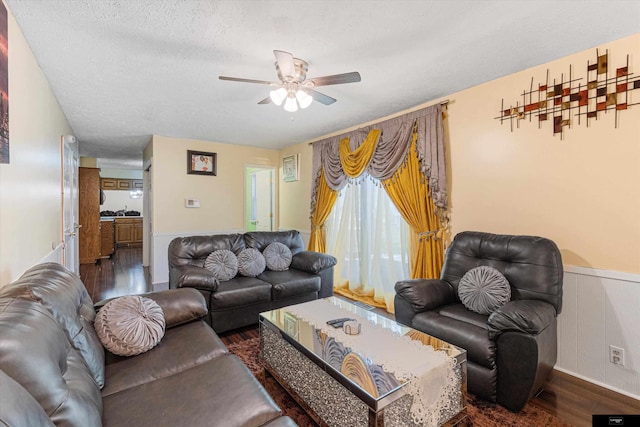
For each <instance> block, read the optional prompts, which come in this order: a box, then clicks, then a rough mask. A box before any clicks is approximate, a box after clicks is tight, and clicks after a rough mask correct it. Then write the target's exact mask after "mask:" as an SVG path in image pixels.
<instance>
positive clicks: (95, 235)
mask: <svg viewBox="0 0 640 427" xmlns="http://www.w3.org/2000/svg"><path fill="white" fill-rule="evenodd" d="M78 214H79V218H80V230H79V231H80V235H79V239H78V246H79V248H78V251H79V256H80V264H94V263H95V262H96V260H97V259H98V258H100V169H96V168H79V169H78Z"/></svg>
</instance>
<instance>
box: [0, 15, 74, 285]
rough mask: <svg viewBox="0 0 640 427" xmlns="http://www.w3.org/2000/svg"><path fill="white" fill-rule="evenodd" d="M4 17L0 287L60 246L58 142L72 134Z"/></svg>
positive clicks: (30, 56)
mask: <svg viewBox="0 0 640 427" xmlns="http://www.w3.org/2000/svg"><path fill="white" fill-rule="evenodd" d="M7 9H8V8H7ZM8 12H9V13H8V20H9V22H8V24H9V131H10V143H11V149H10V150H11V152H10V156H11V163H10V164H1V165H0V286H2V285H5V284H7V283H9V282H11V281H12V280H14V279H16V278H17V277H19V276H20V275H21V274H22V273H23V272H24V271H25V270H26V269H27V268H29V267H31V266H32V265H34V264H37V263H38V262H40V261H41V260H42V259H43V258H45V257H46V256H47V255H49V254H50V253H51V251H52V249H53V248H54V247H56V246H58V245H59V244H60V243H61V237H62V230H61V228H62V212H61V199H60V191H61V184H60V182H61V181H60V172H61V168H60V136H61V135H65V134H71V133H72V131H71V127H70V126H69V123H68V122H67V120H66V118H65V116H64V114H63V113H62V110H61V109H60V106H59V105H58V102H57V101H56V98H55V96H54V95H53V93H52V92H51V89H50V88H49V84H48V82H47V80H46V79H45V77H44V76H43V74H42V71H41V70H40V67H39V66H38V64H37V62H36V60H35V59H34V57H33V54H32V53H31V50H30V49H29V46H28V45H27V43H26V41H25V39H24V37H23V35H22V32H21V31H20V29H19V27H18V25H17V24H16V22H15V20H14V18H13V15H12V14H11V11H10V10H9V11H8Z"/></svg>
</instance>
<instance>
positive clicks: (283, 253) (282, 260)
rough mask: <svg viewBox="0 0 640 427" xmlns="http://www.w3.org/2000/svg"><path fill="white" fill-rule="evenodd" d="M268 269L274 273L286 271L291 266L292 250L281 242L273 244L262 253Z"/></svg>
mask: <svg viewBox="0 0 640 427" xmlns="http://www.w3.org/2000/svg"><path fill="white" fill-rule="evenodd" d="M262 255H264V259H265V262H266V264H267V268H268V269H269V270H272V271H285V270H288V269H289V266H290V265H291V256H292V255H291V250H290V249H289V248H288V247H287V246H286V245H284V244H282V243H280V242H273V243H271V244H269V246H267V247H266V248H265V249H264V251H263V252H262Z"/></svg>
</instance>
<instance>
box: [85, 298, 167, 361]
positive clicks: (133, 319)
mask: <svg viewBox="0 0 640 427" xmlns="http://www.w3.org/2000/svg"><path fill="white" fill-rule="evenodd" d="M94 327H95V330H96V333H97V334H98V338H99V339H100V342H102V345H104V346H105V348H106V349H107V350H109V351H110V352H111V353H113V354H117V355H119V356H135V355H137V354H140V353H144V352H145V351H148V350H151V349H152V348H153V347H155V346H156V345H157V344H158V343H159V342H160V339H162V337H163V336H164V327H165V322H164V312H163V311H162V308H160V306H159V305H158V303H156V302H155V301H154V300H152V299H150V298H145V297H141V296H136V295H132V296H126V297H120V298H116V299H114V300H111V301H109V302H108V303H106V304H105V306H104V307H102V309H100V311H99V312H98V314H97V315H96V320H95V322H94Z"/></svg>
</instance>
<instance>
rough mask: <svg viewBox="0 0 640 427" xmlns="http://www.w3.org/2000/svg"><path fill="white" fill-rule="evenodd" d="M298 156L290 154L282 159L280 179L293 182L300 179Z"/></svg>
mask: <svg viewBox="0 0 640 427" xmlns="http://www.w3.org/2000/svg"><path fill="white" fill-rule="evenodd" d="M299 160H300V155H299V154H292V155H290V156H286V157H283V158H282V179H283V181H284V182H293V181H297V180H299V179H300V162H299Z"/></svg>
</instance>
